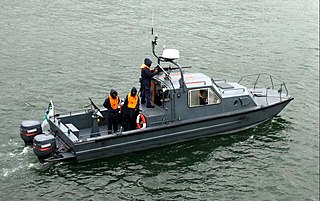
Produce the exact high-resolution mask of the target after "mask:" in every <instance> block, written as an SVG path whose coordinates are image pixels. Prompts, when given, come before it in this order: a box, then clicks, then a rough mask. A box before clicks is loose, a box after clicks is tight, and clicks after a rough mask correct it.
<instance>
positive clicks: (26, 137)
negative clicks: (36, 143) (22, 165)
mask: <svg viewBox="0 0 320 201" xmlns="http://www.w3.org/2000/svg"><path fill="white" fill-rule="evenodd" d="M40 133H42V128H41V123H40V121H36V120H24V121H22V123H21V126H20V136H21V138H22V140H23V141H24V144H25V146H27V145H32V142H33V138H34V137H35V136H36V135H38V134H40Z"/></svg>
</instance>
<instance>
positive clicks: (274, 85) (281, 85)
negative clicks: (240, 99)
mask: <svg viewBox="0 0 320 201" xmlns="http://www.w3.org/2000/svg"><path fill="white" fill-rule="evenodd" d="M263 76H267V77H268V78H267V79H269V82H270V85H267V86H262V87H259V88H264V89H265V90H266V94H265V96H266V99H267V97H268V91H269V90H270V89H271V90H274V89H276V88H279V89H278V93H279V95H280V100H282V97H283V95H285V96H288V95H289V92H288V88H287V86H286V83H285V82H283V81H281V80H280V79H278V78H276V77H274V76H272V75H270V74H268V73H258V74H251V75H246V76H243V77H241V78H240V80H239V81H238V84H240V83H241V82H243V81H245V80H247V79H249V81H252V80H254V83H253V90H255V89H257V88H258V86H259V85H260V84H261V83H262V82H264V81H265V80H262V79H261V77H263ZM252 77H253V78H252ZM250 78H251V79H250ZM275 82H277V83H275ZM247 87H248V86H247Z"/></svg>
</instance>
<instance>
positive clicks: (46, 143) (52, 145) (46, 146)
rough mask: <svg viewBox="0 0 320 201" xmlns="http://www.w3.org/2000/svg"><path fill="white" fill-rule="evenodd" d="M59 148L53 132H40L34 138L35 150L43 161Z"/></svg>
mask: <svg viewBox="0 0 320 201" xmlns="http://www.w3.org/2000/svg"><path fill="white" fill-rule="evenodd" d="M56 150H57V143H56V139H55V137H54V136H53V135H52V134H51V133H46V134H40V135H37V136H35V137H34V139H33V152H34V153H35V154H36V155H37V157H38V159H39V161H40V162H41V163H43V162H44V159H46V158H49V157H50V156H51V155H52V154H53V153H54V152H55V151H56Z"/></svg>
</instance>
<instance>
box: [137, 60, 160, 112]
mask: <svg viewBox="0 0 320 201" xmlns="http://www.w3.org/2000/svg"><path fill="white" fill-rule="evenodd" d="M151 64H152V61H151V60H150V59H148V58H145V59H144V64H142V65H141V67H140V68H141V79H140V83H141V95H140V96H141V104H145V103H147V107H148V108H154V106H153V105H151V100H150V99H151V91H150V88H151V78H152V77H153V76H154V75H156V74H158V71H157V70H150V67H151Z"/></svg>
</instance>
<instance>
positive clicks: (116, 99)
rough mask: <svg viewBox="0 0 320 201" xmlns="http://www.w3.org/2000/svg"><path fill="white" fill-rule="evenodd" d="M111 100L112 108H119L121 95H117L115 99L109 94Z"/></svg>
mask: <svg viewBox="0 0 320 201" xmlns="http://www.w3.org/2000/svg"><path fill="white" fill-rule="evenodd" d="M109 102H110V106H111V108H112V109H114V110H115V109H117V108H118V105H119V97H118V96H117V97H116V98H115V99H113V98H112V97H111V96H110V95H109Z"/></svg>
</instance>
